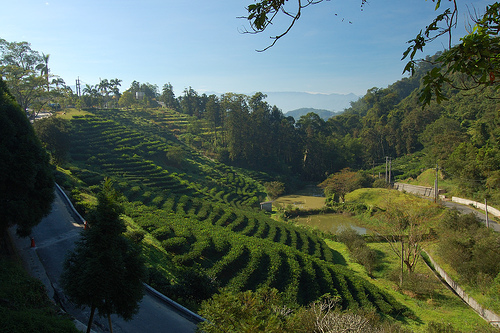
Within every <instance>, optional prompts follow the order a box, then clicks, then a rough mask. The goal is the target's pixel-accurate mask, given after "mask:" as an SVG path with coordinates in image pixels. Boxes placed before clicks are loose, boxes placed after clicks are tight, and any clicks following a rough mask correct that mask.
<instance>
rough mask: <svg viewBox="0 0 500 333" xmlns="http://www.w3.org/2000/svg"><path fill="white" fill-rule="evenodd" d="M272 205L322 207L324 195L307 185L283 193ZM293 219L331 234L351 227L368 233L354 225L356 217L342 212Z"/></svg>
mask: <svg viewBox="0 0 500 333" xmlns="http://www.w3.org/2000/svg"><path fill="white" fill-rule="evenodd" d="M273 205H274V206H275V207H276V206H282V207H287V206H291V207H297V208H300V209H318V208H321V207H324V205H325V197H324V196H322V191H321V190H319V189H318V187H317V186H308V187H306V188H305V189H304V190H302V191H300V192H298V193H296V194H292V195H285V196H282V197H280V198H278V199H276V200H275V201H274V202H273ZM294 221H296V222H297V223H298V224H302V225H307V226H310V227H313V228H317V229H319V230H321V231H324V232H329V233H332V234H336V233H338V232H339V231H342V230H344V229H345V228H352V229H354V230H356V231H357V232H358V233H359V234H360V235H364V234H366V233H370V231H369V230H367V229H365V228H361V227H358V226H357V225H356V224H357V223H358V220H357V219H355V218H353V217H351V216H348V215H342V214H320V215H309V216H305V217H298V218H295V219H294Z"/></svg>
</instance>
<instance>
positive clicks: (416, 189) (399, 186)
mask: <svg viewBox="0 0 500 333" xmlns="http://www.w3.org/2000/svg"><path fill="white" fill-rule="evenodd" d="M393 188H394V189H396V190H398V191H404V192H408V193H413V194H416V195H420V196H423V197H431V198H433V197H434V188H433V187H425V186H418V185H410V184H404V183H394V184H393ZM438 193H444V190H438Z"/></svg>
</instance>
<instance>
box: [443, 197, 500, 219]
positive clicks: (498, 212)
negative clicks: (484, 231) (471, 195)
mask: <svg viewBox="0 0 500 333" xmlns="http://www.w3.org/2000/svg"><path fill="white" fill-rule="evenodd" d="M451 201H453V202H457V203H459V204H462V205H472V206H474V207H476V208H478V209H482V210H486V205H485V204H484V203H480V202H477V201H472V200H468V199H462V198H458V197H451ZM488 214H491V215H494V216H497V217H500V210H498V209H496V208H493V207H491V206H489V205H488Z"/></svg>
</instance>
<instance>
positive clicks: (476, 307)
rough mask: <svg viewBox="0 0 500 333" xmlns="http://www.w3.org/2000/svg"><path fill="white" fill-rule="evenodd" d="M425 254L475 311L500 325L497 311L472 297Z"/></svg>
mask: <svg viewBox="0 0 500 333" xmlns="http://www.w3.org/2000/svg"><path fill="white" fill-rule="evenodd" d="M423 251H424V252H425V254H427V256H428V257H429V260H430V261H431V263H432V265H433V266H434V270H435V271H436V273H438V274H439V275H440V276H441V277H442V278H443V280H445V281H446V283H447V284H448V285H449V286H450V287H451V288H452V289H453V290H454V291H455V292H456V293H457V295H458V296H460V298H462V299H463V300H464V302H465V303H467V304H468V305H469V306H470V307H471V308H472V309H474V311H476V312H477V313H478V314H479V315H480V316H481V317H482V318H483V319H484V320H486V321H487V322H489V323H490V324H492V325H495V326H497V327H500V316H499V315H497V314H496V313H494V312H492V311H490V310H488V309H485V308H483V307H482V306H481V305H480V304H479V303H478V302H477V301H476V300H475V299H473V298H472V297H470V296H469V295H468V294H467V293H466V292H465V291H464V290H463V289H462V287H460V286H459V285H458V284H457V283H456V282H455V281H454V280H453V279H452V278H451V277H450V276H449V275H448V274H447V273H446V272H445V271H444V270H443V269H442V268H441V267H440V266H439V265H438V264H437V263H436V262H435V261H434V259H433V258H432V257H431V256H430V255H429V253H427V252H426V251H425V250H423Z"/></svg>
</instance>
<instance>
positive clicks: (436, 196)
mask: <svg viewBox="0 0 500 333" xmlns="http://www.w3.org/2000/svg"><path fill="white" fill-rule="evenodd" d="M438 170H439V168H438V164H437V163H436V180H434V202H438V198H439V194H438V191H439V190H438V177H439V172H438Z"/></svg>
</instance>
